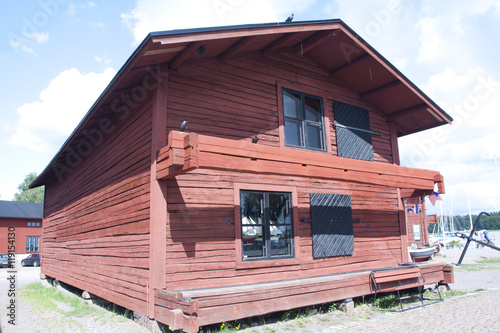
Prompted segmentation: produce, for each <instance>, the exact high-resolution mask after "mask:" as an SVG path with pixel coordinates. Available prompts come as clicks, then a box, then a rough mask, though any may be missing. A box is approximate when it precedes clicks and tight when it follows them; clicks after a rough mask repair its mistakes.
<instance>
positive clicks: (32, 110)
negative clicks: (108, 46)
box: [9, 68, 116, 152]
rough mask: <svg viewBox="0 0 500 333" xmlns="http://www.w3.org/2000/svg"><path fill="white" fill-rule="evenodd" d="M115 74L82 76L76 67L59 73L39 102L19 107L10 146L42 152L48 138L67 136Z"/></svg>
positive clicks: (108, 70)
mask: <svg viewBox="0 0 500 333" xmlns="http://www.w3.org/2000/svg"><path fill="white" fill-rule="evenodd" d="M115 73H116V72H115V70H113V69H112V68H107V69H106V70H104V71H103V72H102V73H87V74H83V73H80V71H79V70H78V69H76V68H73V69H69V70H66V71H64V72H62V73H60V74H59V75H58V76H57V77H56V78H54V79H53V80H52V81H51V82H50V84H49V85H48V86H47V88H45V89H44V90H42V92H41V93H40V95H39V100H37V101H33V102H30V103H26V104H23V105H21V106H19V107H18V109H17V113H18V116H19V118H18V121H17V125H16V126H15V129H14V133H13V134H12V135H11V137H10V140H9V143H10V144H11V145H16V146H22V147H27V148H29V149H32V150H33V151H37V152H43V151H44V149H46V148H47V147H48V145H49V144H50V140H51V139H53V138H55V137H60V136H62V137H67V136H68V135H69V134H70V133H71V132H72V130H73V129H74V128H75V127H76V125H77V124H78V123H79V122H80V120H81V119H82V118H83V116H84V115H85V114H86V112H87V111H88V110H89V108H90V107H91V106H92V104H93V103H94V102H95V100H96V99H97V97H98V96H99V95H100V94H101V92H102V91H103V90H104V88H105V87H106V86H107V84H108V83H109V81H110V80H111V79H112V78H113V76H114V75H115Z"/></svg>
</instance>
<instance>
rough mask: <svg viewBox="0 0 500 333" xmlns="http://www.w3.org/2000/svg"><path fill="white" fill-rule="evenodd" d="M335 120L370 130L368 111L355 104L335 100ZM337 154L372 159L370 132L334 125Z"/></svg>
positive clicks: (341, 123)
mask: <svg viewBox="0 0 500 333" xmlns="http://www.w3.org/2000/svg"><path fill="white" fill-rule="evenodd" d="M333 110H334V113H335V122H337V123H338V124H340V125H344V126H349V127H353V128H359V129H362V130H366V131H370V119H369V116H368V111H367V110H365V109H362V108H359V107H357V106H353V105H349V104H345V103H342V102H337V101H335V102H334V104H333ZM335 129H336V130H335V132H336V134H337V152H338V156H341V157H347V158H355V159H358V160H366V161H373V146H372V137H371V134H370V133H367V132H363V131H358V130H355V129H348V128H344V127H341V126H336V127H335Z"/></svg>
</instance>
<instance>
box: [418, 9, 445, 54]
mask: <svg viewBox="0 0 500 333" xmlns="http://www.w3.org/2000/svg"><path fill="white" fill-rule="evenodd" d="M416 28H417V29H419V30H420V35H419V39H420V50H419V53H418V57H417V62H418V63H420V64H435V63H436V62H438V61H440V60H442V59H443V58H445V57H447V54H448V53H447V52H446V44H447V43H446V40H445V37H444V35H443V29H442V28H443V27H442V17H440V16H438V17H433V18H431V17H426V18H424V19H421V20H420V21H418V23H417V25H416Z"/></svg>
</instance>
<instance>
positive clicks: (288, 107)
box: [283, 91, 302, 119]
mask: <svg viewBox="0 0 500 333" xmlns="http://www.w3.org/2000/svg"><path fill="white" fill-rule="evenodd" d="M300 109H301V102H300V95H299V94H294V93H291V92H288V91H283V110H284V114H285V117H290V118H295V119H302V116H301V115H300Z"/></svg>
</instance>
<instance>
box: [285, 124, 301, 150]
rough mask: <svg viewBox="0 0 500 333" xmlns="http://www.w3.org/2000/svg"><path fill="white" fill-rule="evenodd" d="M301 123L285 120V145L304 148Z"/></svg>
mask: <svg viewBox="0 0 500 333" xmlns="http://www.w3.org/2000/svg"><path fill="white" fill-rule="evenodd" d="M301 123H302V122H300V121H296V120H291V119H285V144H286V145H287V146H299V147H302V146H303V144H302V131H301V128H300V125H301Z"/></svg>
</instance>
